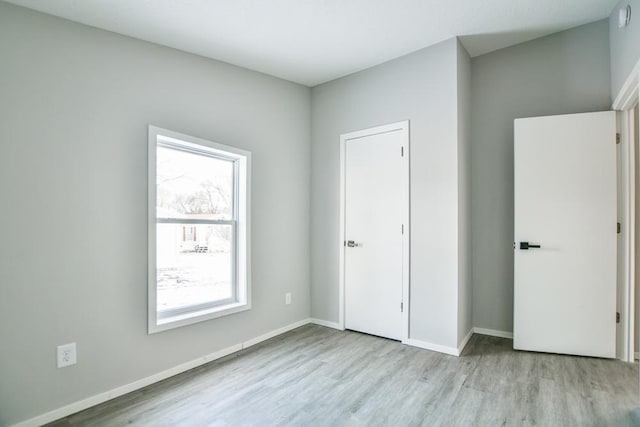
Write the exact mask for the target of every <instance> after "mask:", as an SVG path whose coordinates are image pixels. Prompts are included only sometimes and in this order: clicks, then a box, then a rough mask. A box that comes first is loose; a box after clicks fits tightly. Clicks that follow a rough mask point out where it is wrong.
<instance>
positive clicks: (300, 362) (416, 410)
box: [52, 325, 640, 426]
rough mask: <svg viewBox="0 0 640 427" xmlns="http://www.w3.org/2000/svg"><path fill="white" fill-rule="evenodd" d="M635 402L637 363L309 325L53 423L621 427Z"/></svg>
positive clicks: (479, 338) (489, 342) (506, 343)
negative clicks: (440, 347)
mask: <svg viewBox="0 0 640 427" xmlns="http://www.w3.org/2000/svg"><path fill="white" fill-rule="evenodd" d="M639 405H640V402H639V390H638V368H637V364H635V365H634V364H627V363H623V362H620V361H616V360H602V359H593V358H587V357H573V356H561V355H553V354H539V353H528V352H519V351H514V350H513V349H512V342H511V340H507V339H502V338H494V337H488V336H483V335H474V336H473V337H472V338H471V340H470V341H469V343H468V345H467V347H466V348H465V351H464V353H463V355H462V356H461V357H459V358H458V357H453V356H447V355H443V354H439V353H434V352H431V351H427V350H421V349H418V348H414V347H409V346H406V345H402V344H400V343H398V342H395V341H391V340H386V339H383V338H378V337H372V336H369V335H364V334H359V333H355V332H349V331H347V332H341V331H336V330H333V329H328V328H325V327H322V326H316V325H307V326H303V327H301V328H298V329H296V330H293V331H291V332H288V333H286V334H284V335H281V336H279V337H276V338H273V339H271V340H269V341H265V342H264V343H261V344H259V345H257V346H254V347H251V348H249V349H247V350H244V351H242V352H239V353H235V354H233V355H230V356H227V357H225V358H224V359H220V360H217V361H214V362H211V363H209V364H207V365H204V366H201V367H198V368H196V369H193V370H191V371H188V372H185V373H183V374H180V375H177V376H175V377H172V378H170V379H167V380H165V381H162V382H160V383H157V384H154V385H151V386H149V387H146V388H144V389H141V390H138V391H136V392H133V393H130V394H128V395H125V396H122V397H120V398H117V399H114V400H112V401H109V402H105V403H103V404H101V405H98V406H96V407H93V408H90V409H87V410H85V411H83V412H79V413H77V414H75V415H72V416H69V417H67V418H65V419H62V420H60V421H57V422H55V423H53V424H52V425H55V426H67V425H109V426H111V425H113V426H119V425H126V424H136V425H145V426H272V425H286V426H342V425H348V426H412V425H424V426H452V425H454V426H458V425H459V426H467V425H469V426H471V425H478V426H503V425H510V426H511V425H513V426H522V425H538V426H591V425H593V426H609V425H611V426H626V425H633V424H632V419H631V416H630V411H631V410H632V409H634V408H635V407H637V406H639Z"/></svg>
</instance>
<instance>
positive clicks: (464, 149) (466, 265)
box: [457, 42, 473, 345]
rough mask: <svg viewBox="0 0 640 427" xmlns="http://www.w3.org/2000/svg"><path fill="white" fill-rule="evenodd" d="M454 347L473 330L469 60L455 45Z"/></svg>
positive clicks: (467, 55) (463, 50)
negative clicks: (456, 340)
mask: <svg viewBox="0 0 640 427" xmlns="http://www.w3.org/2000/svg"><path fill="white" fill-rule="evenodd" d="M457 77H458V88H457V90H458V96H457V101H458V345H460V342H461V341H462V340H464V338H465V337H466V336H467V334H468V333H469V331H471V328H473V289H472V282H471V58H469V54H468V53H467V51H466V50H465V48H464V47H463V46H462V44H460V42H458V71H457Z"/></svg>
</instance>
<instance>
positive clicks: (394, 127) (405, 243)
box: [338, 120, 411, 342]
mask: <svg viewBox="0 0 640 427" xmlns="http://www.w3.org/2000/svg"><path fill="white" fill-rule="evenodd" d="M394 131H401V132H402V133H403V135H404V137H405V139H406V143H405V144H404V147H405V149H404V158H405V159H406V160H405V161H406V162H407V167H406V171H407V188H406V202H407V203H406V207H405V213H404V218H403V223H404V224H405V227H404V235H403V239H402V251H403V258H402V302H403V310H402V325H403V330H402V335H401V337H402V341H403V342H405V341H406V340H408V339H409V306H410V304H409V298H410V292H409V284H410V281H409V266H410V262H409V258H410V245H409V241H410V236H411V226H410V221H409V211H410V206H409V204H410V198H411V197H410V182H411V179H410V171H409V163H410V162H409V145H410V143H409V121H408V120H405V121H402V122H397V123H391V124H388V125H383V126H376V127H372V128H369V129H363V130H359V131H355V132H349V133H345V134H342V135H340V236H339V239H338V244H339V248H340V249H339V251H340V262H339V266H340V267H339V286H340V288H339V292H340V294H339V305H338V307H339V320H338V325H339V327H340V329H342V330H344V329H345V326H344V318H345V315H344V313H345V303H344V293H345V277H344V264H345V262H344V259H345V247H344V245H345V243H344V242H345V240H346V236H345V214H346V198H345V196H346V192H345V185H346V179H345V177H346V167H347V163H346V161H347V159H346V157H347V156H346V148H347V141H348V140H350V139H356V138H362V137H366V136H371V135H378V134H381V133H389V132H394Z"/></svg>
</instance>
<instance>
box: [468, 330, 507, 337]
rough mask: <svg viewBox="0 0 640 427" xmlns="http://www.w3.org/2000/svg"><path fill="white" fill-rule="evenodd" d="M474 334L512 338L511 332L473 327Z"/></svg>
mask: <svg viewBox="0 0 640 427" xmlns="http://www.w3.org/2000/svg"><path fill="white" fill-rule="evenodd" d="M473 333H474V334H480V335H489V336H492V337H499V338H509V339H513V332H505V331H496V330H495V329H485V328H473Z"/></svg>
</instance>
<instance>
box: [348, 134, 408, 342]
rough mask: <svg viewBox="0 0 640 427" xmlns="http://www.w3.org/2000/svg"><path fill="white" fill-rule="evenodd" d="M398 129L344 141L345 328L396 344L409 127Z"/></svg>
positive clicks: (399, 332)
mask: <svg viewBox="0 0 640 427" xmlns="http://www.w3.org/2000/svg"><path fill="white" fill-rule="evenodd" d="M399 125H401V126H393V125H391V126H383V127H380V128H374V129H370V130H366V131H361V132H354V133H352V134H348V135H343V144H344V158H345V163H344V168H345V170H344V225H345V226H344V242H343V245H344V246H343V247H344V284H345V291H344V292H345V307H344V315H345V327H346V328H347V329H352V330H355V331H360V332H365V333H369V334H373V335H378V336H382V337H387V338H392V339H397V340H401V339H403V337H404V335H403V313H402V309H403V307H402V304H403V289H404V288H403V282H404V281H405V280H407V279H408V278H407V277H406V276H405V275H406V274H407V273H405V272H404V271H405V267H408V244H406V243H407V242H408V221H407V219H408V209H409V161H408V128H407V126H408V123H407V122H403V123H400V124H399ZM405 238H406V239H407V240H405Z"/></svg>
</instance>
